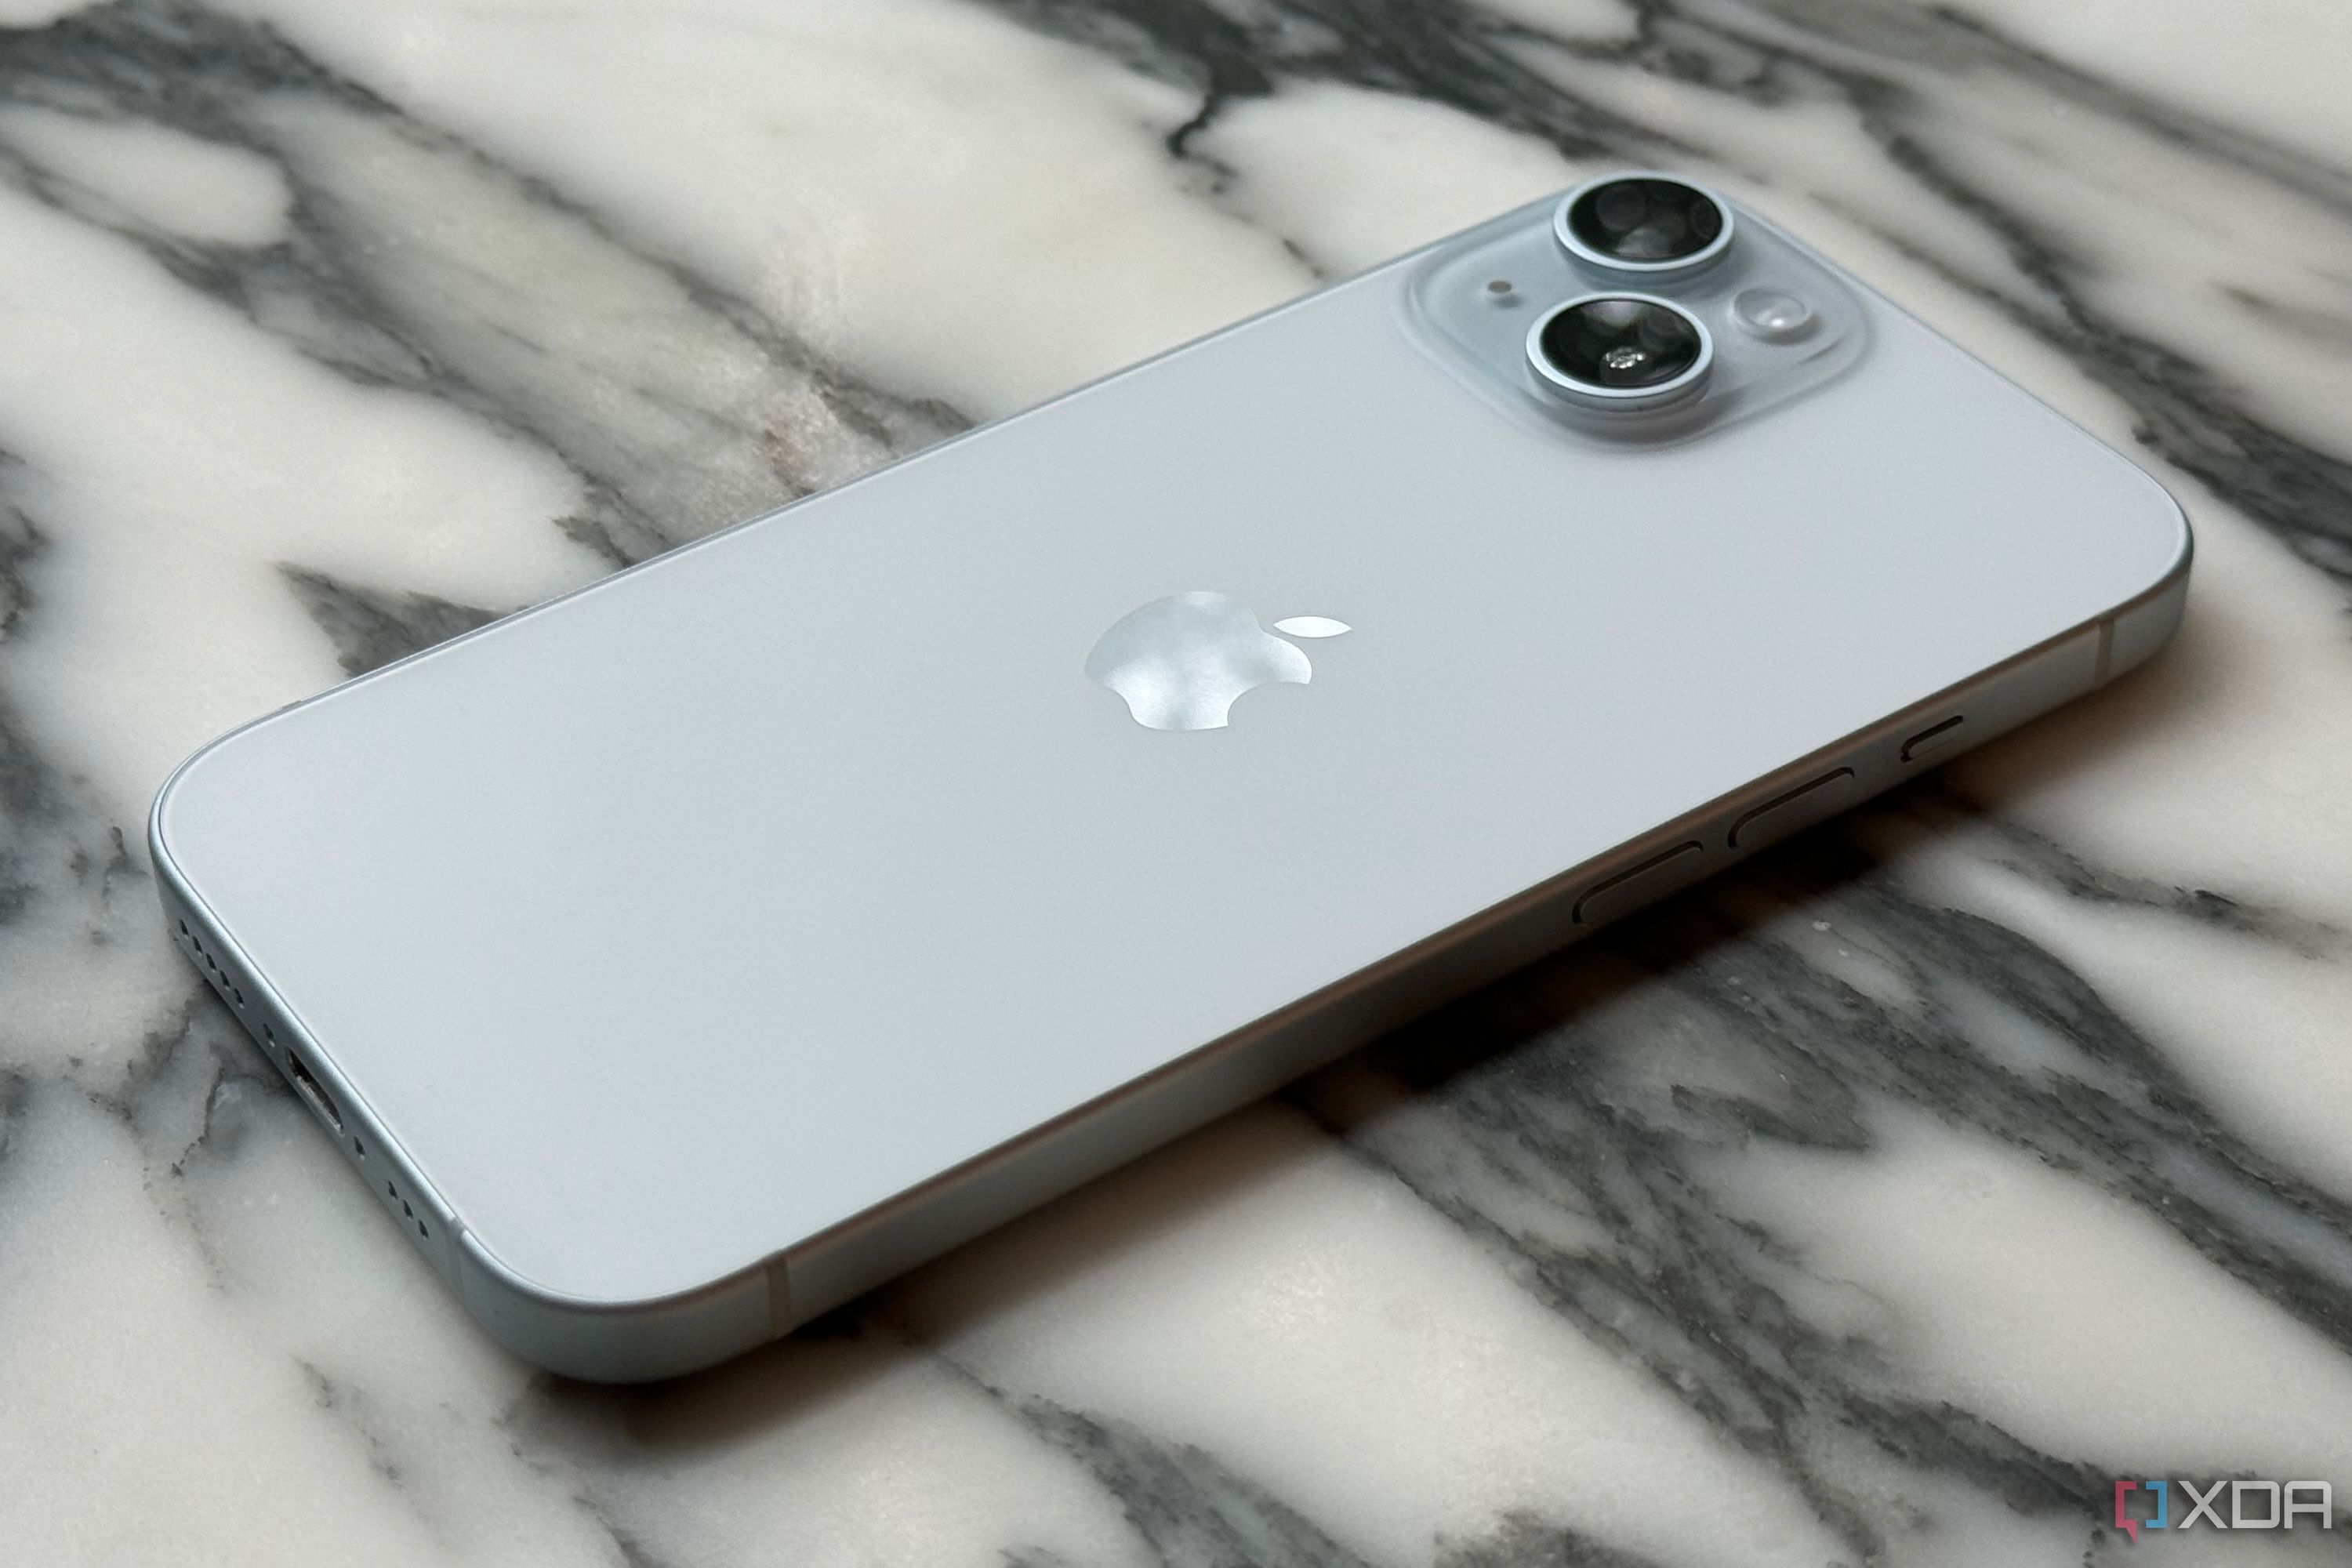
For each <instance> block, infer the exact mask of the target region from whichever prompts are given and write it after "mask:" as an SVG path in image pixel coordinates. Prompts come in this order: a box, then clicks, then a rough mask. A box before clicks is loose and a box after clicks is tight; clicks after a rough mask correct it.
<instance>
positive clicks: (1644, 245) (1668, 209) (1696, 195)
mask: <svg viewBox="0 0 2352 1568" xmlns="http://www.w3.org/2000/svg"><path fill="white" fill-rule="evenodd" d="M1552 232H1553V234H1554V235H1555V236H1557V237H1558V238H1559V243H1560V245H1561V246H1562V247H1564V248H1565V249H1566V250H1567V251H1568V253H1569V254H1570V255H1571V256H1574V257H1576V258H1578V259H1580V260H1582V261H1586V262H1590V263H1591V265H1593V266H1595V267H1606V268H1612V270H1615V271H1619V272H1679V271H1683V270H1685V269H1687V268H1694V267H1702V266H1705V265H1706V263H1707V262H1710V261H1712V260H1714V259H1715V258H1717V257H1718V256H1720V255H1722V254H1723V252H1724V248H1725V247H1727V246H1728V245H1729V244H1730V243H1731V209H1730V208H1728V207H1727V206H1725V205H1723V203H1721V202H1720V201H1717V199H1716V198H1715V197H1714V196H1712V195H1708V194H1707V193H1706V192H1705V191H1703V190H1700V189H1699V188H1698V187H1697V186H1696V185H1692V184H1684V183H1683V182H1682V181H1680V180H1670V179H1667V178H1666V177H1664V175H1660V174H1612V175H1611V176H1609V177H1608V178H1607V179H1602V180H1594V181H1592V182H1591V183H1590V184H1582V185H1579V186H1577V188H1576V189H1574V190H1572V191H1570V192H1569V193H1568V195H1566V196H1564V197H1563V198H1561V200H1560V204H1559V213H1558V214H1557V215H1556V216H1554V217H1553V219H1552Z"/></svg>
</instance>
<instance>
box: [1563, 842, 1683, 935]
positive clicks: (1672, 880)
mask: <svg viewBox="0 0 2352 1568" xmlns="http://www.w3.org/2000/svg"><path fill="white" fill-rule="evenodd" d="M1705 860H1706V850H1705V849H1702V848H1701V847H1699V846H1698V845H1696V844H1695V843H1694V844H1677V845H1675V847H1673V848H1672V849H1669V850H1667V851H1666V852H1665V853H1664V854H1663V855H1655V856H1653V857H1651V858H1649V859H1647V860H1644V861H1643V862H1642V863H1641V864H1640V865H1638V866H1636V867H1634V868H1633V869H1632V870H1630V871H1621V872H1620V873H1618V874H1617V875H1616V876H1614V877H1612V878H1610V879H1608V880H1607V881H1605V882H1603V883H1601V885H1600V886H1599V887H1596V888H1594V889H1592V890H1591V892H1589V893H1587V894H1585V895H1584V897H1582V898H1581V899H1579V900H1577V902H1576V923H1577V924H1579V925H1580V926H1591V925H1599V924H1601V922H1602V921H1613V920H1615V919H1616V918H1617V917H1618V916H1619V915H1626V914H1631V913H1633V911H1634V910H1638V909H1640V908H1641V907H1642V906H1643V904H1646V903H1649V902H1651V901H1653V900H1657V899H1662V898H1664V897H1665V896H1666V895H1667V894H1668V893H1671V892H1673V891H1674V890H1675V889H1676V888H1679V887H1681V886H1682V885H1683V884H1684V883H1685V882H1688V881H1690V880H1692V879H1695V878H1696V877H1697V875H1698V871H1699V867H1700V865H1701V863H1703V862H1704V861H1705Z"/></svg>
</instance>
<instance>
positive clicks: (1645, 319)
mask: <svg viewBox="0 0 2352 1568" xmlns="http://www.w3.org/2000/svg"><path fill="white" fill-rule="evenodd" d="M1714 359H1715V344H1714V342H1713V341H1712V340H1711V339H1710V338H1708V336H1707V332H1706V327H1704V326H1702V325H1701V324H1700V323H1699V320H1698V318H1697V317H1696V316H1694V315H1692V314H1691V313H1690V312H1689V311H1688V310H1684V309H1683V308H1682V307H1681V306H1679V305H1676V304H1675V303H1673V302H1672V301H1670V300H1660V299H1657V298H1655V297H1654V296H1652V295H1647V294H1590V295H1587V296H1585V297H1584V298H1583V299H1580V300H1569V301H1568V302H1567V303H1566V304H1564V305H1560V306H1558V307H1556V308H1554V309H1553V310H1549V311H1547V312H1546V313H1545V315H1544V317H1543V319H1542V320H1541V321H1538V322H1537V323H1536V324H1535V326H1534V327H1533V328H1532V329H1531V330H1530V331H1528V364H1529V365H1530V366H1531V367H1532V368H1533V369H1534V371H1535V373H1536V376H1537V380H1538V384H1539V385H1541V386H1542V388H1543V389H1544V390H1545V391H1546V392H1548V393H1549V394H1551V395H1554V396H1556V397H1561V398H1564V399H1566V400H1568V401H1570V402H1573V403H1579V404H1582V405H1586V406H1588V407H1594V408H1607V409H1616V410H1620V411H1631V410H1636V409H1643V408H1656V407H1660V406H1662V405H1665V404H1669V403H1675V402H1679V401H1680V400H1681V399H1683V398H1685V397H1687V396H1689V395H1691V394H1693V393H1695V392H1696V391H1697V390H1698V388H1699V386H1700V384H1702V383H1703V382H1705V381H1706V373H1707V368H1708V366H1709V365H1710V364H1712V363H1714Z"/></svg>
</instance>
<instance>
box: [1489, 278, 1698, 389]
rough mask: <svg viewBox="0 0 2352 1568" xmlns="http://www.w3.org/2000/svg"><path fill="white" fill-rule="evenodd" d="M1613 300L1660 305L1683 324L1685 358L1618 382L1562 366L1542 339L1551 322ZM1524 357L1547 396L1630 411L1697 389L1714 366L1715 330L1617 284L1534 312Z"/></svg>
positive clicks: (1688, 313) (1677, 307) (1673, 306)
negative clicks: (1642, 379) (1640, 378)
mask: <svg viewBox="0 0 2352 1568" xmlns="http://www.w3.org/2000/svg"><path fill="white" fill-rule="evenodd" d="M1613 304H1633V305H1643V306H1647V307H1650V308H1651V309H1653V310H1663V311H1664V312H1665V313H1666V314H1667V315H1669V316H1671V317H1672V318H1674V320H1675V324H1676V325H1678V326H1680V327H1683V328H1686V329H1688V331H1689V335H1690V336H1691V338H1692V339H1693V341H1694V343H1695V347H1693V348H1692V350H1691V351H1690V357H1689V359H1688V361H1687V363H1683V364H1681V365H1680V366H1679V368H1677V369H1675V371H1674V373H1673V374H1669V375H1667V376H1664V377H1663V378H1661V379H1659V380H1657V381H1654V382H1650V383H1646V384H1621V385H1611V384H1608V383H1606V382H1601V381H1597V380H1592V379H1590V378H1588V377H1585V376H1580V375H1577V374H1573V372H1572V371H1570V370H1569V369H1567V368H1564V367H1563V366H1562V365H1561V364H1560V363H1559V359H1558V357H1556V355H1555V354H1554V353H1553V351H1552V349H1551V348H1550V347H1549V345H1548V344H1547V342H1546V339H1547V338H1548V337H1549V334H1550V333H1551V331H1552V328H1553V326H1554V324H1555V323H1557V322H1559V321H1560V320H1561V318H1563V317H1566V316H1569V315H1570V314H1571V313H1573V312H1576V311H1580V310H1589V309H1590V308H1591V307H1592V306H1594V305H1613ZM1527 360H1528V367H1529V368H1530V369H1531V370H1533V371H1534V373H1535V374H1536V378H1537V381H1538V384H1539V385H1540V386H1541V387H1542V389H1543V390H1544V391H1545V392H1547V393H1549V394H1550V395H1552V396H1554V397H1558V398H1560V399H1562V400H1564V401H1567V402H1570V403H1576V404H1580V405H1584V406H1586V407H1589V408H1598V409H1605V410H1609V411H1612V412H1616V413H1632V412H1636V411H1638V410H1641V409H1645V408H1659V407H1663V406H1664V405H1667V404H1671V403H1679V402H1681V401H1682V400H1683V399H1684V398H1685V397H1688V396H1690V395H1693V394H1695V393H1696V392H1697V391H1698V389H1699V388H1700V387H1701V386H1702V385H1704V384H1706V378H1707V373H1708V372H1710V371H1712V370H1713V369H1714V368H1715V336H1714V334H1713V333H1711V332H1709V331H1707V330H1706V322H1704V321H1700V320H1699V319H1698V317H1697V316H1696V315H1694V314H1693V313H1692V312H1691V311H1689V310H1685V308H1684V307H1682V306H1680V305H1677V304H1676V303H1675V302H1674V301H1673V300H1664V299H1660V298H1659V297H1658V296H1657V295H1655V294H1637V293H1633V292H1632V291H1630V290H1627V289H1608V290H1604V291H1601V292H1597V293H1591V294H1580V295H1578V296H1577V297H1576V298H1574V299H1572V300H1562V301H1561V302H1560V303H1559V304H1557V305H1555V306H1553V307H1552V308H1551V309H1550V310H1546V311H1545V312H1544V313H1543V314H1542V315H1541V316H1539V317H1538V318H1537V320H1536V322H1535V324H1534V325H1533V326H1531V327H1529V328H1528V338H1527Z"/></svg>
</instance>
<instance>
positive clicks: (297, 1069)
mask: <svg viewBox="0 0 2352 1568" xmlns="http://www.w3.org/2000/svg"><path fill="white" fill-rule="evenodd" d="M286 1071H287V1072H288V1074H289V1075H290V1076H291V1077H292V1078H293V1079H294V1087H295V1088H296V1089H300V1090H301V1091H302V1098H303V1099H305V1100H309V1101H310V1103H311V1105H312V1106H313V1107H315V1108H316V1109H317V1110H318V1112H319V1114H320V1115H321V1116H323V1117H325V1118H326V1119H327V1121H329V1122H330V1123H331V1124H332V1126H333V1127H334V1129H335V1131H338V1132H341V1131H342V1130H343V1113H342V1112H341V1111H340V1110H336V1109H335V1097H334V1096H333V1095H331V1094H329V1093H328V1092H327V1088H326V1085H324V1084H322V1083H320V1081H319V1080H318V1079H316V1078H315V1077H313V1076H312V1075H311V1072H310V1068H308V1067H306V1066H304V1065H303V1062H302V1058H300V1057H299V1056H298V1055H297V1054H296V1053H295V1051H294V1048H293V1047H291V1046H289V1047H287V1048H286Z"/></svg>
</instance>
